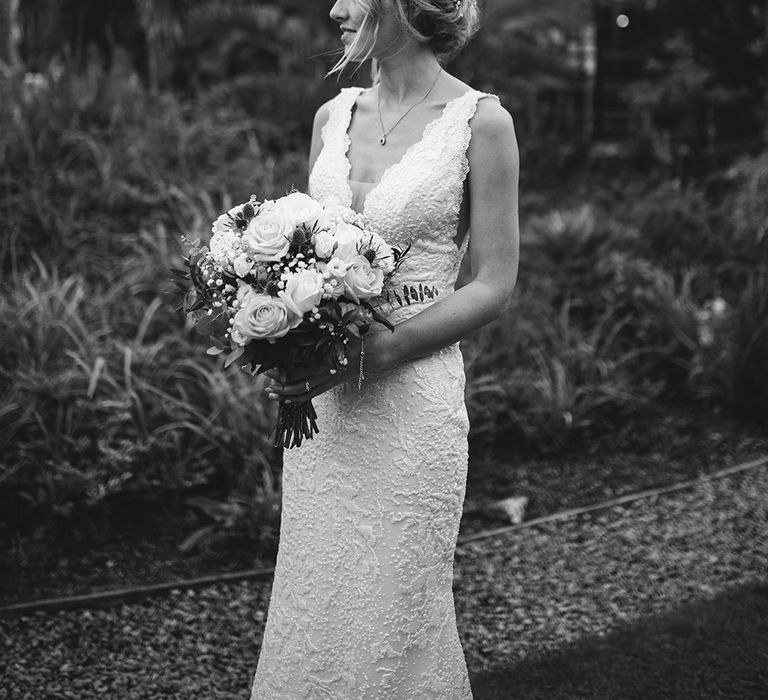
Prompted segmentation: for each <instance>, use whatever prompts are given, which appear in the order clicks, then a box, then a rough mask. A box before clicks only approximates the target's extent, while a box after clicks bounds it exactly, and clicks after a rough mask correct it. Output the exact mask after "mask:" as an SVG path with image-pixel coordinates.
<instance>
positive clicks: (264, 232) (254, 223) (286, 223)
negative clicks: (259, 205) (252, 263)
mask: <svg viewBox="0 0 768 700" xmlns="http://www.w3.org/2000/svg"><path fill="white" fill-rule="evenodd" d="M295 229H296V225H295V223H294V222H293V221H292V220H291V219H290V218H288V217H287V216H285V215H284V214H280V213H279V212H276V211H275V210H272V211H269V212H267V213H264V214H261V213H260V214H259V215H258V216H257V217H255V218H253V219H252V220H251V223H250V224H248V228H247V229H246V231H245V235H244V236H243V242H244V243H245V246H246V248H248V250H249V251H250V252H251V254H252V255H253V257H254V258H255V259H256V260H265V261H274V260H280V259H281V258H282V257H283V256H284V255H285V254H286V253H287V252H288V248H289V247H290V245H291V239H292V238H293V232H294V230H295Z"/></svg>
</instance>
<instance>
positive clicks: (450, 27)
mask: <svg viewBox="0 0 768 700" xmlns="http://www.w3.org/2000/svg"><path fill="white" fill-rule="evenodd" d="M359 2H360V5H361V6H362V9H363V12H364V13H365V20H364V25H363V26H364V27H365V28H366V29H369V30H370V35H371V36H373V37H374V42H375V38H376V36H377V34H378V29H379V17H380V15H381V3H382V0H359ZM391 2H392V5H393V6H394V11H395V14H396V16H397V19H398V20H399V22H400V24H401V25H402V26H403V29H404V30H405V31H406V32H407V33H408V34H410V35H411V36H412V37H413V38H414V39H416V41H418V42H420V43H422V44H429V45H430V46H431V47H432V50H433V51H434V52H435V54H436V55H437V57H438V58H439V59H440V60H441V61H442V62H445V61H448V60H449V59H451V58H453V57H454V56H455V55H456V54H458V53H459V52H460V51H461V49H462V48H464V46H465V45H466V43H467V42H468V41H469V40H470V39H471V38H472V36H473V35H474V33H475V32H476V31H477V29H478V25H479V19H480V17H479V15H480V13H479V10H478V6H477V0H391ZM359 37H360V34H358V36H357V37H356V38H355V42H357V41H358V40H359ZM353 47H354V44H353ZM372 50H373V46H371V47H368V50H367V52H366V53H365V55H363V56H362V57H359V58H356V59H354V62H355V63H363V62H364V61H365V60H366V59H368V58H370V57H371V52H372ZM351 53H352V52H350V54H351ZM351 62H352V59H351V58H349V54H348V55H345V56H343V57H342V58H341V59H340V60H339V61H338V63H337V64H336V65H335V66H334V67H333V68H332V69H331V71H330V73H340V72H341V71H342V70H344V68H346V67H347V65H349V64H350V63H351Z"/></svg>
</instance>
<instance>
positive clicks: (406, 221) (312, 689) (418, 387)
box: [251, 88, 483, 700]
mask: <svg viewBox="0 0 768 700" xmlns="http://www.w3.org/2000/svg"><path fill="white" fill-rule="evenodd" d="M360 92H361V89H360V88H349V89H346V90H342V91H341V93H340V94H339V95H338V96H337V97H336V98H335V99H334V100H332V102H331V104H330V114H329V118H328V121H327V123H326V124H325V127H324V128H323V131H322V137H323V149H322V151H321V153H320V155H319V156H318V158H317V161H316V163H315V166H314V168H313V170H312V173H311V176H310V194H311V195H312V196H313V197H315V198H317V199H319V200H321V201H323V202H331V201H333V200H336V201H337V202H339V203H342V204H344V205H346V206H350V205H351V203H352V199H353V192H352V190H351V189H350V184H349V174H350V170H351V166H350V163H349V159H348V156H347V151H348V149H349V146H350V140H349V137H348V135H347V131H348V128H349V124H350V121H351V112H352V107H353V105H354V103H355V100H356V99H357V97H358V95H359V94H360ZM482 96H483V93H479V92H475V91H470V92H467V93H466V94H464V95H461V96H460V97H458V98H456V99H454V100H452V101H450V102H449V103H448V104H447V105H446V107H445V109H444V110H443V113H442V115H441V116H440V117H438V118H437V119H435V120H434V121H433V122H431V123H430V124H429V125H428V126H427V127H426V129H425V131H424V135H423V138H422V139H421V140H420V141H419V142H418V143H416V144H415V145H414V146H412V147H411V148H410V149H409V150H408V151H407V152H406V154H405V155H404V157H403V158H402V160H401V161H400V162H399V163H397V164H396V165H394V166H392V167H391V168H389V169H388V170H387V171H386V172H385V173H384V176H383V177H382V179H381V181H380V183H379V184H377V185H375V186H374V187H373V189H372V190H370V192H369V193H368V195H367V197H366V199H365V203H364V209H365V213H366V214H367V216H368V218H369V219H370V223H371V225H372V227H373V228H374V229H375V230H376V232H377V233H379V234H380V235H381V236H382V237H383V238H384V239H385V240H387V241H388V242H389V243H391V244H393V245H396V246H403V247H404V246H406V245H408V244H410V245H411V249H410V251H409V253H408V256H407V257H406V260H405V263H404V264H403V265H402V267H401V268H400V271H399V273H398V275H399V279H398V280H397V283H398V284H400V285H402V284H408V285H418V284H419V283H422V284H425V285H434V286H437V287H438V289H439V291H440V297H439V298H443V297H445V296H446V295H449V294H450V293H451V292H452V290H453V287H454V284H455V282H456V277H457V274H458V271H459V265H460V262H461V258H462V255H463V253H464V251H465V250H466V246H467V241H468V236H465V241H464V242H463V243H462V246H461V248H459V247H457V246H456V244H455V242H454V239H455V237H456V232H457V225H458V221H459V214H460V207H461V199H462V193H463V189H464V180H465V177H466V175H467V172H468V167H469V166H468V163H467V154H466V152H467V146H468V144H469V141H470V137H471V131H470V126H469V121H470V119H471V118H472V116H473V115H474V113H475V109H476V106H477V102H478V100H479V99H480V97H482ZM425 303H434V302H432V301H428V302H425ZM423 308H424V307H423V305H421V304H414V305H412V306H404V307H396V308H394V309H391V311H390V319H391V320H392V321H393V322H395V323H398V322H400V321H401V320H403V319H405V318H408V317H410V316H413V315H414V314H416V313H418V312H419V311H422V310H423ZM314 404H315V408H316V409H317V413H318V425H319V427H320V434H319V435H317V436H316V437H315V439H314V440H311V441H308V442H306V443H305V444H304V445H302V446H301V447H300V448H298V449H295V450H290V451H287V452H285V454H284V458H283V512H282V520H281V524H280V543H279V549H278V555H277V562H276V567H275V578H274V582H273V585H272V595H271V599H270V604H269V613H268V617H267V625H266V628H265V632H264V640H263V643H262V649H261V653H260V657H259V665H258V669H257V671H256V675H255V677H254V682H253V689H252V694H251V699H252V700H300V699H303V700H320V699H322V700H401V699H402V700H406V699H407V700H471V699H472V691H471V689H470V685H469V676H468V673H467V668H466V663H465V661H464V656H463V651H462V648H461V643H460V640H459V636H458V630H457V627H456V616H455V610H454V601H453V591H452V587H451V586H452V581H453V556H454V549H455V546H456V538H457V535H458V530H459V522H460V520H461V514H462V506H463V502H464V495H465V490H466V476H467V454H468V449H467V432H468V429H469V422H468V420H467V412H466V407H465V405H464V365H463V362H462V357H461V352H460V349H459V345H458V343H456V344H453V345H451V346H449V347H447V348H445V349H443V350H440V351H439V352H436V353H433V354H431V355H428V356H427V357H422V358H419V359H417V360H413V361H410V362H405V363H402V364H401V365H399V366H398V367H396V368H394V369H392V370H391V371H388V372H382V373H378V374H376V375H370V374H369V375H368V377H367V379H366V381H365V382H364V384H363V387H362V390H361V391H358V390H356V389H350V390H345V388H344V387H342V386H339V387H336V388H335V389H333V390H331V391H327V392H325V393H324V394H321V395H320V396H318V397H317V398H316V399H315V400H314Z"/></svg>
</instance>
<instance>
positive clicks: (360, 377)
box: [357, 336, 365, 391]
mask: <svg viewBox="0 0 768 700" xmlns="http://www.w3.org/2000/svg"><path fill="white" fill-rule="evenodd" d="M364 357H365V341H364V340H363V338H362V336H361V337H360V372H359V373H358V375H357V390H358V391H360V390H361V389H362V388H363V379H365V375H364V374H363V358H364Z"/></svg>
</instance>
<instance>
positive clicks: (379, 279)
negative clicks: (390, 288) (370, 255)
mask: <svg viewBox="0 0 768 700" xmlns="http://www.w3.org/2000/svg"><path fill="white" fill-rule="evenodd" d="M383 286H384V273H383V272H382V271H381V269H379V268H375V269H374V268H372V267H371V264H370V263H369V262H368V260H367V259H366V258H364V257H363V256H362V255H358V256H357V257H356V258H354V259H353V260H352V261H351V263H350V266H349V269H348V270H347V274H346V276H345V277H344V294H345V295H346V296H348V297H349V298H350V299H352V301H355V302H358V303H359V302H360V301H365V300H367V299H372V298H373V297H375V296H378V295H379V294H381V290H382V288H383Z"/></svg>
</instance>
